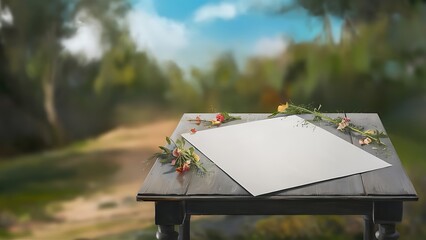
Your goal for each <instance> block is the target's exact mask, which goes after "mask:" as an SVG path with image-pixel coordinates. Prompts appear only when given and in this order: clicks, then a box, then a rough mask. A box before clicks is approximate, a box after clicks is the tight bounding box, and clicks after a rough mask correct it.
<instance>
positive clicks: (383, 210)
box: [373, 202, 402, 240]
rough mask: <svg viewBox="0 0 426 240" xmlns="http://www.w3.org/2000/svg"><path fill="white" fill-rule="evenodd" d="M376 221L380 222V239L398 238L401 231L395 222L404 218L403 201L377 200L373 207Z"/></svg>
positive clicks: (378, 235) (377, 235) (392, 239)
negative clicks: (397, 229)
mask: <svg viewBox="0 0 426 240" xmlns="http://www.w3.org/2000/svg"><path fill="white" fill-rule="evenodd" d="M373 220H374V223H376V224H379V231H377V232H376V237H377V239H379V240H396V239H398V238H399V233H398V232H397V231H396V229H395V224H396V223H398V222H401V220H402V202H375V203H374V209H373Z"/></svg>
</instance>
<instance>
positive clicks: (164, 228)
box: [156, 225, 178, 240]
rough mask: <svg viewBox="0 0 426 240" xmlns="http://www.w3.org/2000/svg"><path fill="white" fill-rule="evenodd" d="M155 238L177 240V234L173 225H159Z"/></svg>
mask: <svg viewBox="0 0 426 240" xmlns="http://www.w3.org/2000/svg"><path fill="white" fill-rule="evenodd" d="M156 237H157V239H158V240H177V238H178V233H177V232H176V231H175V226H174V225H159V226H158V230H157V234H156Z"/></svg>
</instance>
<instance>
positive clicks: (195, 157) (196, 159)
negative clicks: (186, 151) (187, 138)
mask: <svg viewBox="0 0 426 240" xmlns="http://www.w3.org/2000/svg"><path fill="white" fill-rule="evenodd" d="M192 157H193V158H194V160H195V161H196V162H198V161H200V156H198V155H197V154H196V153H192Z"/></svg>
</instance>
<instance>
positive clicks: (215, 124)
mask: <svg viewBox="0 0 426 240" xmlns="http://www.w3.org/2000/svg"><path fill="white" fill-rule="evenodd" d="M211 123H212V126H219V125H220V124H221V123H222V122H221V121H216V120H211Z"/></svg>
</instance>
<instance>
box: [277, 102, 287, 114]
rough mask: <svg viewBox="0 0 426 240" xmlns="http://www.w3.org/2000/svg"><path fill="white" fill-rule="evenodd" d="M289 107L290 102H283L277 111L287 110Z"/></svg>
mask: <svg viewBox="0 0 426 240" xmlns="http://www.w3.org/2000/svg"><path fill="white" fill-rule="evenodd" d="M287 108H288V103H285V104H281V105H279V106H278V108H277V111H278V112H285V110H286V109H287Z"/></svg>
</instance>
